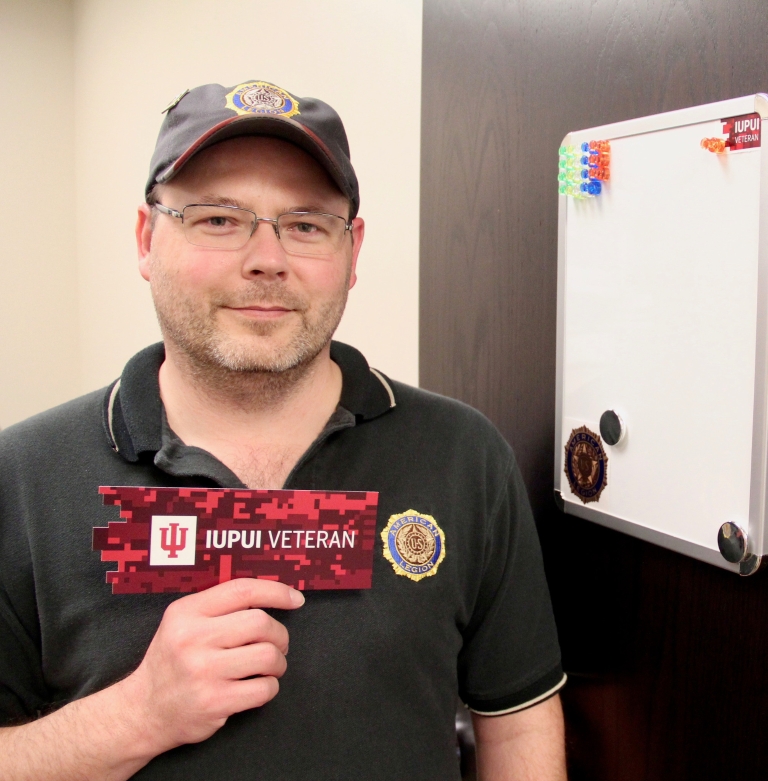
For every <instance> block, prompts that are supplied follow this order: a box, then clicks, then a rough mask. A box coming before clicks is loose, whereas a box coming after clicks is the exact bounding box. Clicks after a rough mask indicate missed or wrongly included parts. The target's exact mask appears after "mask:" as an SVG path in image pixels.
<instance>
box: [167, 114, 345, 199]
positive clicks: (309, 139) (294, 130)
mask: <svg viewBox="0 0 768 781" xmlns="http://www.w3.org/2000/svg"><path fill="white" fill-rule="evenodd" d="M239 136H269V137H272V138H281V139H283V140H284V141H289V142H290V143H292V144H295V145H296V146H298V147H300V148H301V149H303V150H304V151H305V152H307V153H308V154H309V155H311V156H312V157H313V158H314V159H315V160H317V162H318V163H320V165H321V166H322V167H323V169H324V170H325V171H326V172H327V173H328V175H329V176H330V177H331V179H332V180H333V182H334V184H335V185H336V186H337V187H338V188H339V190H341V192H342V193H344V195H345V196H346V197H347V198H349V199H350V200H351V201H353V203H354V200H355V194H354V192H352V191H351V190H350V185H349V182H348V181H347V179H346V177H345V176H344V174H343V173H342V171H341V168H340V166H339V165H338V164H337V163H336V161H335V160H334V159H333V156H332V155H331V153H330V151H329V150H328V147H327V146H326V145H325V144H324V143H323V142H322V141H321V140H320V139H319V138H318V137H317V136H316V135H315V134H314V133H312V131H311V130H309V129H308V128H306V127H304V126H303V125H300V124H299V123H298V122H296V121H295V120H293V119H291V118H290V117H287V118H286V117H281V116H279V115H278V116H265V115H263V114H262V115H258V116H253V115H249V116H238V117H232V118H231V119H227V120H225V121H224V122H220V123H219V124H218V125H215V126H214V127H212V128H211V129H210V130H208V131H207V132H206V133H204V134H203V135H202V136H200V137H199V138H197V139H195V141H193V142H192V143H191V144H190V145H189V147H187V149H186V150H185V151H184V152H183V154H181V155H179V157H178V158H177V159H176V160H175V161H174V162H173V164H172V165H170V166H168V168H166V169H165V170H164V171H162V172H161V173H159V174H158V176H157V179H156V181H157V183H158V184H165V183H166V182H169V181H171V179H173V177H174V176H176V174H178V173H179V171H181V169H182V168H183V167H184V165H185V164H186V163H187V162H189V160H190V159H191V158H192V157H194V156H195V155H196V154H197V153H198V152H201V151H202V150H203V149H207V148H208V147H209V146H213V145H214V144H218V143H219V142H220V141H226V140H227V139H230V138H237V137H239Z"/></svg>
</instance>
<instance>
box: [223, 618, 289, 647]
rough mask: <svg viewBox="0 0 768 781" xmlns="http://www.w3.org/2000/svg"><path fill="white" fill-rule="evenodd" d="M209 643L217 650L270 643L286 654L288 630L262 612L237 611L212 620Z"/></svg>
mask: <svg viewBox="0 0 768 781" xmlns="http://www.w3.org/2000/svg"><path fill="white" fill-rule="evenodd" d="M208 632H209V634H208V639H209V641H210V642H211V643H212V644H213V645H215V646H217V647H218V648H237V647H238V646H241V645H248V644H249V643H272V644H273V645H274V646H275V647H277V648H278V649H279V650H280V651H281V652H282V653H284V654H285V653H288V630H287V629H286V628H285V626H283V624H281V623H280V622H279V621H277V620H276V619H274V618H272V616H270V615H268V614H267V613H265V612H264V611H263V610H258V609H251V610H238V611H237V612H236V613H230V614H229V615H226V616H217V617H216V618H214V619H212V620H211V622H210V625H209V628H208Z"/></svg>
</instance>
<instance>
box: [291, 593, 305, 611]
mask: <svg viewBox="0 0 768 781" xmlns="http://www.w3.org/2000/svg"><path fill="white" fill-rule="evenodd" d="M291 602H293V604H294V605H296V607H301V606H302V605H303V604H304V595H303V594H302V593H301V591H296V589H291Z"/></svg>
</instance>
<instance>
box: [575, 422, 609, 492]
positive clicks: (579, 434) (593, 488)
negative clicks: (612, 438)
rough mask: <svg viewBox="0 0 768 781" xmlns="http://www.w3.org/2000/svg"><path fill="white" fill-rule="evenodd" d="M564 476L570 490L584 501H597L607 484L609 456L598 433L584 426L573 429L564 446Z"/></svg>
mask: <svg viewBox="0 0 768 781" xmlns="http://www.w3.org/2000/svg"><path fill="white" fill-rule="evenodd" d="M565 476H566V477H567V478H568V484H569V485H570V486H571V492H572V493H574V494H575V495H576V496H578V497H579V499H581V501H582V502H584V504H588V503H589V502H599V501H600V494H601V493H602V492H603V489H604V488H605V486H606V485H608V456H607V455H606V454H605V450H604V449H603V443H602V441H601V439H600V435H599V434H595V432H594V431H590V430H589V429H588V428H587V427H586V426H581V427H580V428H575V429H573V431H571V436H570V437H568V442H567V444H566V446H565Z"/></svg>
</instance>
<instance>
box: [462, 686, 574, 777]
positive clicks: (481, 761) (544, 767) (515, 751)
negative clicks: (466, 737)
mask: <svg viewBox="0 0 768 781" xmlns="http://www.w3.org/2000/svg"><path fill="white" fill-rule="evenodd" d="M472 724H473V726H474V728H475V742H476V744H477V777H478V779H479V781H513V779H514V781H566V770H565V731H564V728H563V709H562V707H561V705H560V697H559V696H558V695H555V696H554V697H550V698H549V699H548V700H545V701H544V702H541V703H539V704H538V705H534V706H532V707H530V708H526V709H525V710H522V711H519V712H518V713H510V714H508V715H506V716H479V715H477V714H476V713H473V714H472Z"/></svg>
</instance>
